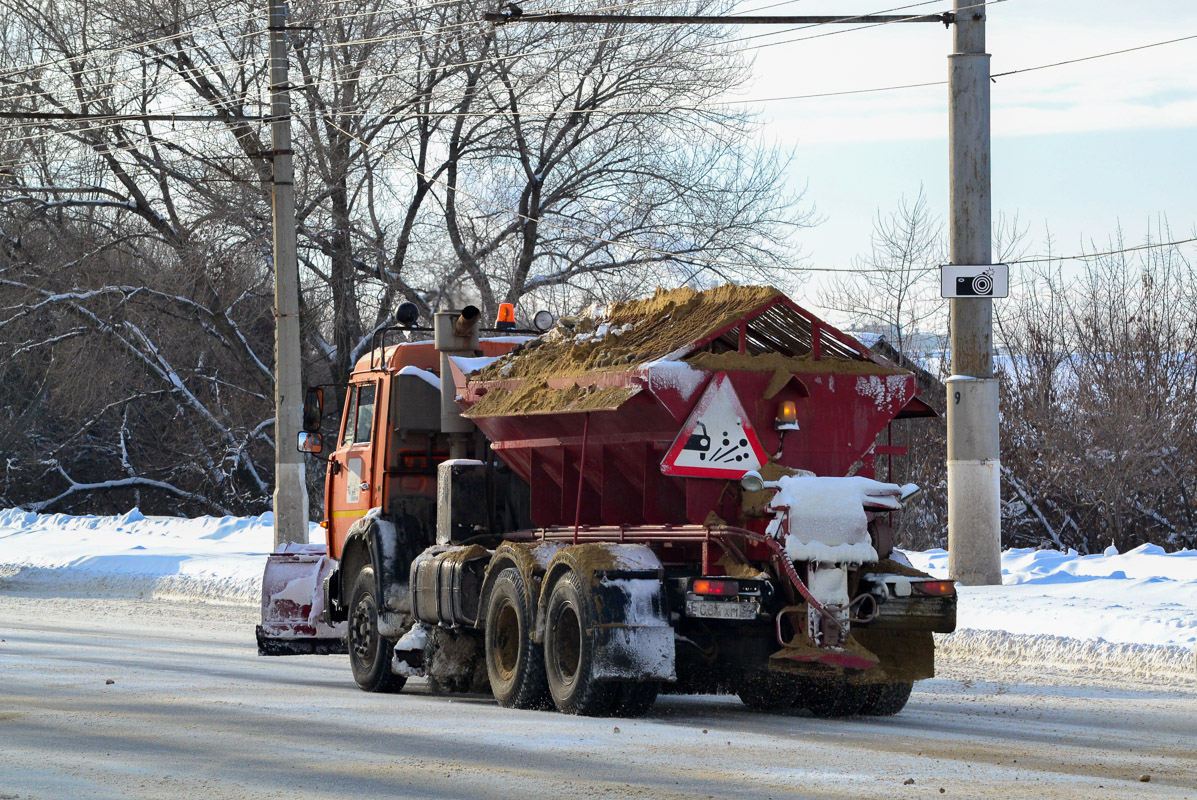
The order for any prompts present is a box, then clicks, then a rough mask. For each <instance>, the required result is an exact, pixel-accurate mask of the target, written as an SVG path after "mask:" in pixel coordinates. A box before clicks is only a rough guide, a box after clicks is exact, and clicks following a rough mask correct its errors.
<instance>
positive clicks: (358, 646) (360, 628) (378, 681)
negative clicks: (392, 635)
mask: <svg viewBox="0 0 1197 800" xmlns="http://www.w3.org/2000/svg"><path fill="white" fill-rule="evenodd" d="M376 591H377V589H376V588H375V584H374V568H373V567H363V568H362V570H361V571H360V572H358V574H357V578H356V579H355V580H354V581H353V591H352V592H350V594H349V633H348V635H347V638H348V642H347V644H348V645H349V666H350V668H351V669H352V670H353V679H354V680H355V681H357V685H358V686H359V687H360V688H361V689H362V690H364V691H367V692H397V691H399V690H400V689H402V688H403V684H404V683H406V682H407V679H406V678H404V677H402V676H400V675H396V674H394V673H393V672H391V657H392V656H393V655H394V652H395V643H394V642H392V641H389V640H387V639H384V638H383V637H382V636H380V635H379V633H378V600H377V598H375V596H374V595H375V592H376Z"/></svg>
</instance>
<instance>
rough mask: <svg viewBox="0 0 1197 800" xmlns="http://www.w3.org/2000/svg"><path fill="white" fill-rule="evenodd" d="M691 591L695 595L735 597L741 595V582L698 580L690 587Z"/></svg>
mask: <svg viewBox="0 0 1197 800" xmlns="http://www.w3.org/2000/svg"><path fill="white" fill-rule="evenodd" d="M690 591H692V592H694V594H705V595H719V596H723V597H734V596H735V595H738V594H739V593H740V582H739V581H723V580H715V579H712V578H697V579H695V581H694V584H693V585H692V586H691V587H690Z"/></svg>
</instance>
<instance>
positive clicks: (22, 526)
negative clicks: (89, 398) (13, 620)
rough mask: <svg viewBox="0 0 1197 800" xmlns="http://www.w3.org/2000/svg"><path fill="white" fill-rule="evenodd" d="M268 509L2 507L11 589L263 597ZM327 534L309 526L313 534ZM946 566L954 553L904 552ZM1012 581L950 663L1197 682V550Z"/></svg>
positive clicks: (1068, 560) (1042, 560)
mask: <svg viewBox="0 0 1197 800" xmlns="http://www.w3.org/2000/svg"><path fill="white" fill-rule="evenodd" d="M272 522H273V520H272V516H271V515H270V514H268V513H267V514H263V515H262V516H260V517H249V518H237V517H223V518H217V517H200V518H196V519H175V518H170V517H144V516H142V515H141V514H140V513H139V512H138V511H136V510H134V511H130V512H129V513H127V514H124V515H122V516H119V517H93V516H87V517H73V516H66V515H58V514H55V515H50V514H47V515H38V514H32V513H27V512H24V511H20V510H16V509H7V510H0V600H2V596H3V594H32V595H40V596H88V597H105V596H108V597H114V596H116V597H140V598H157V599H170V600H181V601H186V602H206V603H228V604H237V605H249V606H257V604H258V602H259V598H260V586H261V576H262V571H263V568H264V566H265V563H266V554H267V553H268V552H269V551H270V550H271V546H272V542H273V532H272V528H271V526H272ZM322 535H323V531H322V530H321V529H320V528H319V527H317V526H315V525H313V526H312V530H311V532H310V538H311V539H312V540H313V541H318V540H320V539H321V538H322ZM907 555H908V556H909V557H910V559H911V561H912V562H913V563H914V565H915V566H916V567H919V568H920V569H924V570H927V571H928V572H931V573H932V574H935V575H937V576H941V577H946V575H947V553H946V552H944V551H942V550H932V551H928V552H925V553H917V552H910V553H908V554H907ZM1002 571H1003V574H1004V582H1005V585H1003V586H989V587H960V607H959V626H958V627H959V630H958V631H957V633H955V634H951V635H948V636H939V637H937V641H938V643H939V658H940V661H941V662H942V663H943V665H944V668H945V669H946V670H947V671H949V672H956V671H959V672H960V673H961V674H965V673H967V672H968V665H985V666H987V667H990V668H992V670H993V671H997V672H1009V673H1010V674H1011V675H1025V674H1027V673H1030V672H1051V673H1054V674H1055V675H1057V676H1060V677H1061V678H1064V679H1067V678H1068V677H1069V676H1071V677H1075V678H1077V679H1081V680H1084V679H1096V678H1100V679H1102V680H1105V681H1111V680H1114V681H1117V680H1132V681H1135V682H1147V683H1156V684H1160V685H1187V686H1197V551H1195V550H1185V551H1180V552H1176V553H1165V552H1164V551H1163V550H1162V549H1160V548H1159V547H1156V546H1154V545H1144V546H1142V547H1139V548H1136V549H1135V550H1132V551H1130V552H1128V553H1125V554H1119V553H1116V552H1115V551H1113V550H1109V551H1107V552H1106V553H1104V554H1100V555H1092V556H1080V555H1077V554H1076V553H1075V552H1069V553H1060V552H1055V551H1047V550H1038V551H1036V550H1010V551H1007V552H1005V553H1003V555H1002Z"/></svg>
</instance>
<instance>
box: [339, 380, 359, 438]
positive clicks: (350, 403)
mask: <svg viewBox="0 0 1197 800" xmlns="http://www.w3.org/2000/svg"><path fill="white" fill-rule="evenodd" d="M356 429H357V387H356V386H350V387H349V398H348V400H347V401H346V403H345V432H344V433H343V434H341V447H344V446H345V445H347V444H352V443H353V434H354V431H355V430H356Z"/></svg>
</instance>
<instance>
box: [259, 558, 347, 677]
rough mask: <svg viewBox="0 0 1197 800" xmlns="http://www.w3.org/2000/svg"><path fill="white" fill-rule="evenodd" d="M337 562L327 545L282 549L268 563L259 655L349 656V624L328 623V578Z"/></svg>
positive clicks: (265, 575)
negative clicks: (327, 549)
mask: <svg viewBox="0 0 1197 800" xmlns="http://www.w3.org/2000/svg"><path fill="white" fill-rule="evenodd" d="M335 565H336V562H335V561H333V560H332V559H331V558H329V557H328V556H327V554H326V550H325V546H324V545H323V544H295V543H288V544H285V545H283V546H282V547H281V548H279V550H278V551H277V552H274V553H271V554H270V555H269V556H267V558H266V571H265V572H264V573H263V575H262V624H260V625H258V627H257V637H258V655H263V656H287V655H309V654H319V655H325V654H329V653H345V652H347V651H346V649H345V632H346V623H344V622H338V623H336V624H335V625H328V624H326V623H325V622H324V620H323V616H324V579H325V578H327V577H328V575H329V573H330V572H331V571H332V569H333V567H334V566H335Z"/></svg>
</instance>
